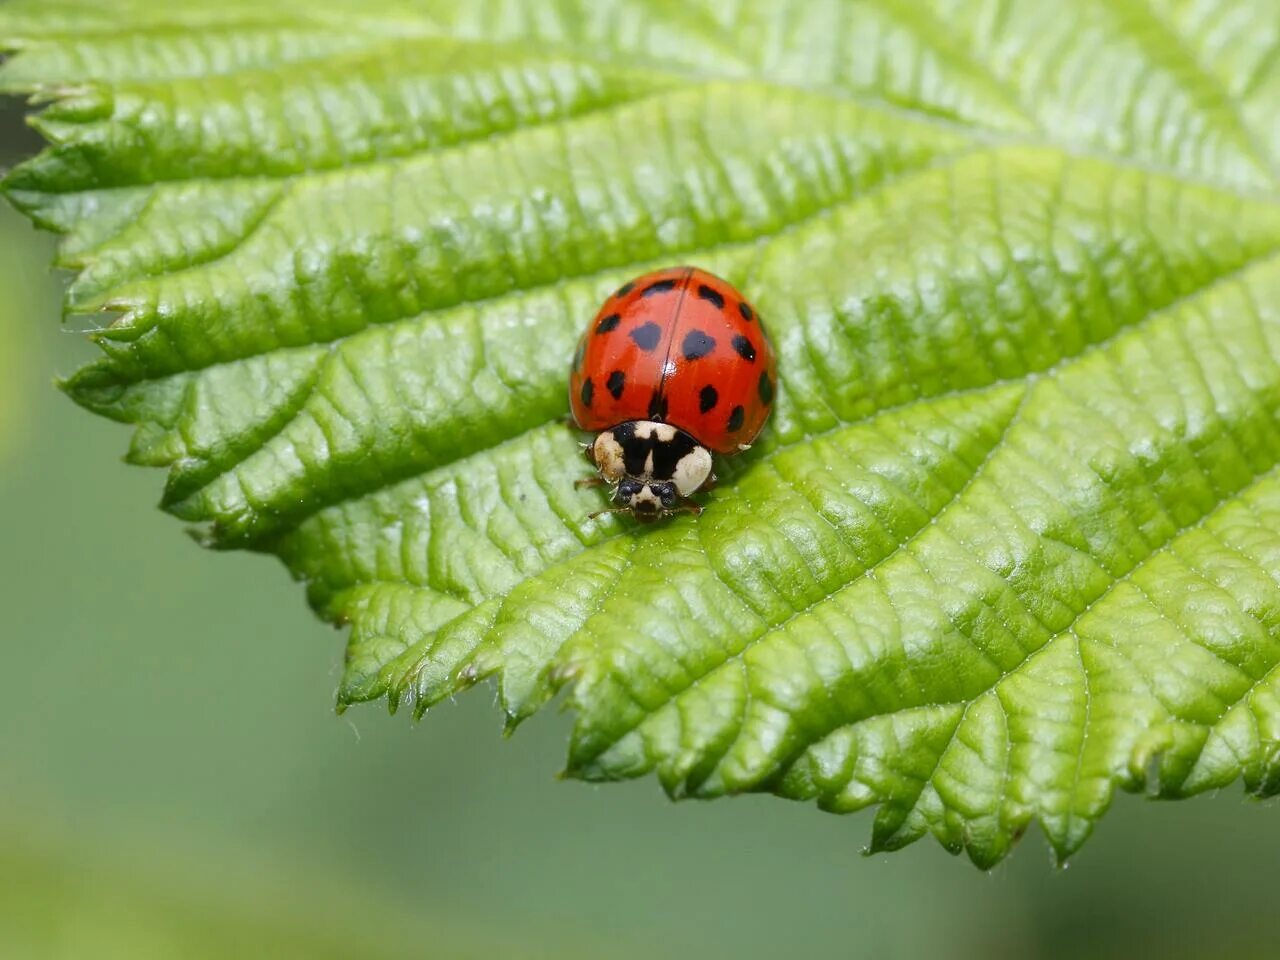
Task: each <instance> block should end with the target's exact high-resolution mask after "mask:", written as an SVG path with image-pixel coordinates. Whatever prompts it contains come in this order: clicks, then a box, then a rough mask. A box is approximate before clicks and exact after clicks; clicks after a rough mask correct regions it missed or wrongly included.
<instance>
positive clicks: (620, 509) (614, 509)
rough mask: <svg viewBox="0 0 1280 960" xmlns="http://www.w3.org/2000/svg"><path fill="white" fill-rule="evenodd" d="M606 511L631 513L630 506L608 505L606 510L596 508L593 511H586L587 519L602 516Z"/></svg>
mask: <svg viewBox="0 0 1280 960" xmlns="http://www.w3.org/2000/svg"><path fill="white" fill-rule="evenodd" d="M607 513H631V508H630V507H610V508H609V509H608V510H597V511H596V512H595V513H588V514H587V519H588V520H594V519H596V517H603V516H604V515H605V514H607Z"/></svg>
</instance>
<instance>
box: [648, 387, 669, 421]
mask: <svg viewBox="0 0 1280 960" xmlns="http://www.w3.org/2000/svg"><path fill="white" fill-rule="evenodd" d="M649 419H650V420H657V421H659V422H661V421H663V420H665V419H667V398H666V397H665V396H664V395H663V393H662V391H661V390H655V391H653V396H652V397H650V398H649Z"/></svg>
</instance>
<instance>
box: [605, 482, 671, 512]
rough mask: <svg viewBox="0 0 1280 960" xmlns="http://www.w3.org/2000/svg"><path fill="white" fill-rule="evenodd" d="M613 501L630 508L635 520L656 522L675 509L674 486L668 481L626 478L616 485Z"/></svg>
mask: <svg viewBox="0 0 1280 960" xmlns="http://www.w3.org/2000/svg"><path fill="white" fill-rule="evenodd" d="M614 499H615V500H617V501H618V502H619V503H621V504H622V505H624V506H626V507H630V508H631V512H632V513H633V514H635V517H636V519H637V520H640V521H642V522H646V523H647V522H649V521H651V520H657V519H658V518H659V517H660V516H662V515H663V514H664V513H667V512H669V511H671V510H673V509H674V508H675V505H676V501H677V496H676V485H675V484H674V483H672V482H671V481H670V480H647V481H646V480H637V479H635V478H634V477H627V478H626V479H625V480H623V481H622V482H621V483H619V484H618V491H617V493H615V494H614Z"/></svg>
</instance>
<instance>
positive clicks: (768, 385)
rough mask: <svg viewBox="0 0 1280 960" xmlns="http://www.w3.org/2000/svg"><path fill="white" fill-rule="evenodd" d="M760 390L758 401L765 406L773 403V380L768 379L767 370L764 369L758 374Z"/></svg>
mask: <svg viewBox="0 0 1280 960" xmlns="http://www.w3.org/2000/svg"><path fill="white" fill-rule="evenodd" d="M757 388H758V389H759V391H760V402H761V403H763V404H764V405H765V406H766V407H767V406H768V405H769V404H771V403H773V381H772V380H770V379H769V371H768V370H765V371H763V372H762V373H761V374H760V383H759V384H757Z"/></svg>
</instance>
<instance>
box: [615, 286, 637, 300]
mask: <svg viewBox="0 0 1280 960" xmlns="http://www.w3.org/2000/svg"><path fill="white" fill-rule="evenodd" d="M635 288H636V285H635V284H634V283H624V284H623V285H622V286H620V287H619V288H618V289H617V290H616V291H614V294H613V295H614V296H615V297H625V296H626V295H627V294H628V293H630V292H631V291H632V290H634V289H635Z"/></svg>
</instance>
